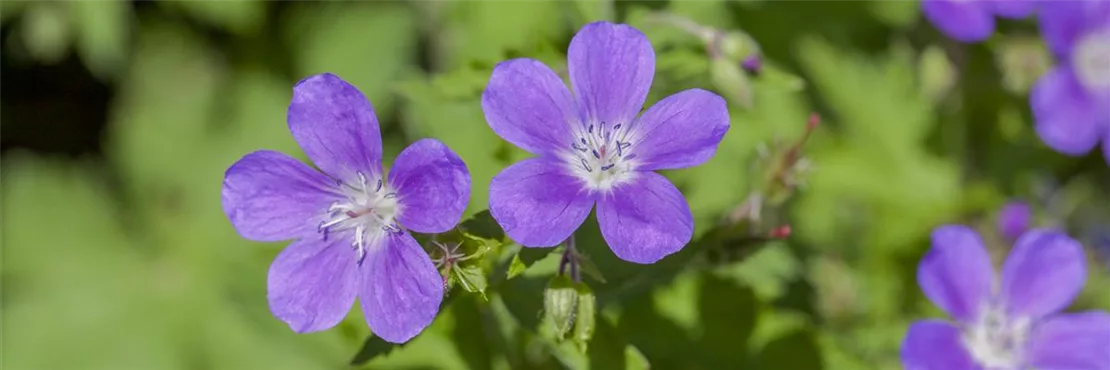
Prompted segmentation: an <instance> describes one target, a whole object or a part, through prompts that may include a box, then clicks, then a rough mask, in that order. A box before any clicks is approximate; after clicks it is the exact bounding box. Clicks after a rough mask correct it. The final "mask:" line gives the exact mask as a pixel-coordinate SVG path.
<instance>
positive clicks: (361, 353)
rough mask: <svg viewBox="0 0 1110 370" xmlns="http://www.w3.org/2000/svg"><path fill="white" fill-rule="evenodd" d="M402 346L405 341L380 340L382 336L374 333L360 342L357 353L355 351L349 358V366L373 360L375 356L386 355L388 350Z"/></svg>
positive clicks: (391, 350)
mask: <svg viewBox="0 0 1110 370" xmlns="http://www.w3.org/2000/svg"><path fill="white" fill-rule="evenodd" d="M404 346H405V343H401V344H393V343H390V342H386V341H385V340H382V338H380V337H378V336H376V335H373V336H370V337H369V338H366V341H365V342H363V343H362V348H360V349H359V350H358V353H356V354H355V356H354V357H353V358H351V362H350V363H351V366H358V365H362V364H364V363H366V362H368V361H370V360H373V359H374V358H376V357H379V356H384V355H388V354H389V353H390V352H393V351H394V350H397V349H400V348H402V347H404Z"/></svg>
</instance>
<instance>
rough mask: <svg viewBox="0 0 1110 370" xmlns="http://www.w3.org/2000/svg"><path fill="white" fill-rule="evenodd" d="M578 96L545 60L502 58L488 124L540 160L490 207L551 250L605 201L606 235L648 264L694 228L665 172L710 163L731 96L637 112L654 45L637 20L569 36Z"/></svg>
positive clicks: (525, 164) (531, 241) (489, 90)
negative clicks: (635, 24) (634, 25)
mask: <svg viewBox="0 0 1110 370" xmlns="http://www.w3.org/2000/svg"><path fill="white" fill-rule="evenodd" d="M567 69H568V72H569V75H570V84H571V87H572V88H573V91H574V94H573V96H572V95H571V91H569V90H568V89H567V87H566V85H565V84H564V83H563V80H561V79H560V78H559V76H558V75H556V74H555V72H554V71H552V70H551V69H550V68H548V67H547V66H545V65H544V64H543V63H541V62H539V61H536V60H533V59H513V60H508V61H505V62H501V63H499V64H498V65H497V66H496V67H495V68H494V70H493V75H492V76H491V77H490V81H489V85H487V87H486V90H485V92H484V93H483V94H482V110H483V111H484V112H485V116H486V120H487V122H488V123H489V125H490V127H491V128H492V129H493V131H494V132H496V133H497V134H498V135H500V136H501V137H502V138H504V139H505V140H507V141H509V142H511V143H513V144H515V145H516V146H518V147H520V148H522V149H524V150H527V151H529V152H531V153H533V154H537V155H538V157H536V158H530V159H525V160H523V161H520V162H517V163H515V164H513V165H512V166H509V167H508V168H506V169H505V170H503V171H502V172H501V173H500V174H498V175H497V176H496V177H494V178H493V181H492V182H491V183H490V202H489V207H490V213H491V214H492V216H493V218H494V219H496V220H497V222H498V223H499V224H500V225H501V226H502V228H504V229H505V232H506V234H508V235H509V237H511V238H512V239H514V240H516V241H517V242H519V243H521V244H522V245H525V246H529V247H550V246H555V245H558V244H559V243H561V242H563V241H564V240H565V239H567V238H568V237H570V236H571V235H572V234H573V232H574V231H575V229H577V228H578V226H579V225H581V224H582V222H583V221H584V220H585V219H586V217H587V216H588V215H589V214H590V211H591V210H592V209H593V207H594V204H595V203H596V204H597V218H598V222H599V223H600V225H601V233H602V236H603V237H604V238H605V241H606V242H607V243H608V244H609V247H610V248H611V249H612V250H613V252H614V253H615V254H616V255H617V256H618V257H620V258H622V259H624V260H626V261H631V262H636V263H652V262H655V261H658V260H659V259H661V258H663V257H665V256H667V255H669V254H671V253H674V252H676V251H678V250H679V249H681V248H682V247H683V246H684V245H685V244H686V243H688V242H689V241H690V238H691V237H692V236H693V218H692V216H691V214H690V207H689V205H687V203H686V200H685V199H684V198H683V196H682V193H680V192H679V191H678V189H677V188H675V186H674V185H673V184H671V183H670V181H668V180H667V179H666V178H664V177H663V176H662V175H659V174H656V173H654V172H652V171H653V170H661V169H676V168H683V167H690V166H694V165H698V164H700V163H702V162H705V161H706V160H708V159H709V158H710V157H712V156H713V153H714V152H715V151H716V149H717V145H718V144H719V143H720V141H721V139H722V138H723V137H724V135H725V132H726V131H728V128H729V116H728V110H727V105H726V103H725V100H724V99H722V98H721V97H720V96H718V95H717V94H714V93H711V92H708V91H705V90H700V89H691V90H686V91H682V92H679V93H677V94H674V95H671V96H669V97H667V98H665V99H663V100H661V101H659V102H658V103H657V104H655V106H653V107H651V108H649V109H648V110H647V111H645V112H644V114H643V115H642V116H640V117H639V118H637V114H639V112H640V110H641V109H642V107H643V104H644V101H645V100H646V98H647V94H648V89H649V88H650V87H651V81H652V78H653V75H654V73H655V52H654V51H653V50H652V46H651V43H650V42H649V41H648V39H647V38H646V37H645V36H644V35H643V34H642V33H640V31H638V30H636V29H635V28H632V27H629V26H627V25H617V24H612V23H608V22H596V23H591V24H588V25H586V26H585V27H583V28H582V30H580V31H579V32H578V34H577V35H575V36H574V38H573V39H572V40H571V43H570V48H569V50H568V52H567Z"/></svg>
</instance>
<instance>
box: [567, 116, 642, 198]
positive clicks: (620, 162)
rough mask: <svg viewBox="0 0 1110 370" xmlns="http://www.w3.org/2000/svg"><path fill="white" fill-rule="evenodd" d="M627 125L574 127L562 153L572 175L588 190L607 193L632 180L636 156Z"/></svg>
mask: <svg viewBox="0 0 1110 370" xmlns="http://www.w3.org/2000/svg"><path fill="white" fill-rule="evenodd" d="M629 126H630V125H628V124H623V123H617V124H615V125H610V124H608V123H606V122H600V123H597V124H593V123H590V124H586V125H575V127H574V131H575V133H574V141H573V142H571V143H569V145H568V149H569V150H567V151H566V152H564V154H563V156H562V157H563V159H564V160H565V161H566V162H567V165H568V166H569V168H570V170H571V173H573V174H574V175H575V176H577V177H578V178H579V179H581V180H582V181H583V182H584V183H585V184H586V186H587V187H588V188H589V189H590V190H594V191H606V190H609V189H611V188H613V186H616V185H617V184H620V183H623V182H626V181H628V180H631V179H632V178H633V177H634V176H635V174H634V173H633V169H635V165H636V162H635V161H634V160H635V158H636V154H635V153H632V146H633V144H634V143H633V142H632V139H633V138H632V137H631V135H630V130H629V128H630V127H629Z"/></svg>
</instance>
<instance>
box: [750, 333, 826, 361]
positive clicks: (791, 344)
mask: <svg viewBox="0 0 1110 370" xmlns="http://www.w3.org/2000/svg"><path fill="white" fill-rule="evenodd" d="M756 363H757V364H758V367H759V368H761V369H813V370H821V369H824V368H825V366H824V361H823V360H822V359H821V350H820V348H819V347H818V346H817V339H816V338H815V337H814V334H813V332H812V331H810V330H804V329H803V330H798V331H794V332H792V333H789V334H786V335H783V336H782V337H779V338H778V339H775V340H774V341H771V343H768V344H767V345H766V346H764V347H763V350H762V351H760V353H759V355H758V356H757V358H756Z"/></svg>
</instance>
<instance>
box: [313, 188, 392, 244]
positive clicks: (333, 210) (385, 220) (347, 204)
mask: <svg viewBox="0 0 1110 370" xmlns="http://www.w3.org/2000/svg"><path fill="white" fill-rule="evenodd" d="M338 185H339V191H340V192H341V193H342V194H343V196H344V199H341V200H339V201H337V202H335V203H332V205H331V206H330V207H328V209H327V210H326V211H325V212H324V214H325V215H324V218H325V220H324V221H322V222H320V226H319V227H318V228H317V230H318V231H319V232H320V233H322V234H324V239H325V240H326V239H327V238H328V233H330V232H332V231H341V230H354V241H352V242H351V247H352V248H354V249H355V250H356V251H357V252H358V261H359V263H361V262H362V259H363V257H365V256H366V245H367V244H371V242H373V241H375V240H377V239H379V238H381V237H383V236H385V234H386V233H400V232H401V226H400V225H398V224H397V215H398V214H399V213H400V211H401V207H400V204H399V203H398V202H397V193H395V192H392V191H390V189H389V185H387V184H384V183H383V182H382V179H381V177H377V178H376V179H373V180H371V179H368V178H367V177H366V175H365V174H363V173H362V172H359V173H358V180H357V181H356V182H355V183H354V184H350V183H343V182H342V181H340V182H339V183H338Z"/></svg>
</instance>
